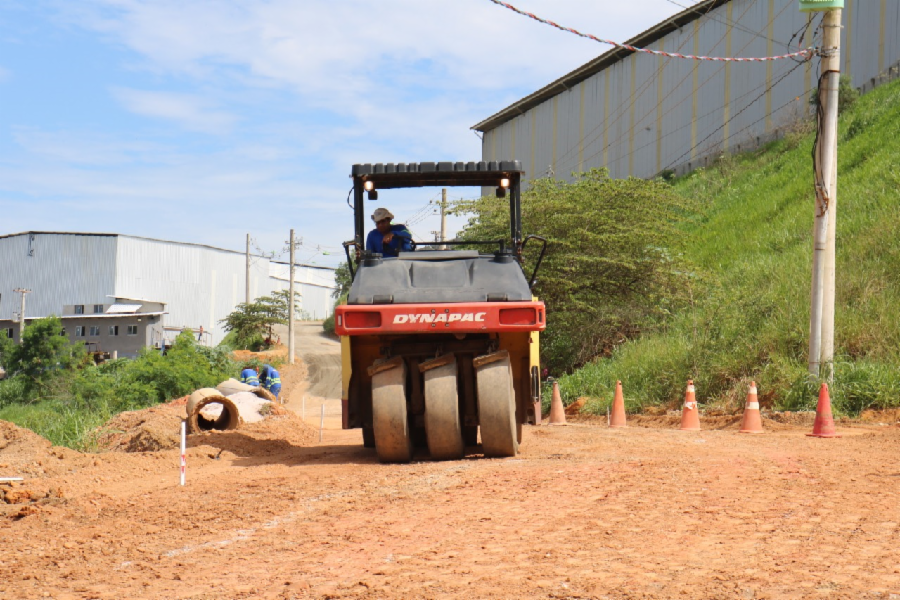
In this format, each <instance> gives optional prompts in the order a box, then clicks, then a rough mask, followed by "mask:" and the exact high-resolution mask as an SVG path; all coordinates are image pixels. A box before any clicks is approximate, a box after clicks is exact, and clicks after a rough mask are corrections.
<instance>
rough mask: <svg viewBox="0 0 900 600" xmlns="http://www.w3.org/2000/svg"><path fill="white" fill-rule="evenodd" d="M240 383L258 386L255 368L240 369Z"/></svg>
mask: <svg viewBox="0 0 900 600" xmlns="http://www.w3.org/2000/svg"><path fill="white" fill-rule="evenodd" d="M241 383H246V384H247V385H252V386H253V387H259V377H257V376H256V369H251V368H249V367H248V368H246V369H244V370H243V371H241Z"/></svg>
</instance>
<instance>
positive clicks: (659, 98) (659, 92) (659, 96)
mask: <svg viewBox="0 0 900 600" xmlns="http://www.w3.org/2000/svg"><path fill="white" fill-rule="evenodd" d="M659 50H660V51H661V52H662V51H665V48H663V41H662V40H659ZM665 68H666V59H665V58H664V57H662V56H660V57H659V73H657V75H656V78H657V81H656V172H657V173H659V172H660V171H662V116H663V108H662V105H663V75H664V74H665Z"/></svg>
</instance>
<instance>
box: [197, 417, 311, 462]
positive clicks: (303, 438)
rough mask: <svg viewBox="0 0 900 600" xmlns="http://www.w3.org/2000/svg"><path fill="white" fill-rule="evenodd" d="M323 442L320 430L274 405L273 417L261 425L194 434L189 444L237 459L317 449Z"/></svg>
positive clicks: (254, 424)
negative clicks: (218, 451)
mask: <svg viewBox="0 0 900 600" xmlns="http://www.w3.org/2000/svg"><path fill="white" fill-rule="evenodd" d="M318 441H319V433H318V431H317V430H316V429H315V428H313V427H310V426H309V425H307V424H306V423H304V422H303V420H302V419H300V417H298V416H297V415H295V414H294V413H292V412H290V411H287V410H285V409H283V408H282V407H280V406H278V405H277V404H273V405H272V413H271V414H270V416H269V418H267V419H266V420H265V421H260V422H259V423H249V424H246V425H242V426H241V428H240V429H235V430H232V431H204V432H203V433H198V434H194V435H191V436H190V437H189V438H188V445H189V446H191V447H196V446H213V447H215V448H218V449H220V450H222V451H226V452H231V453H232V454H235V455H237V456H245V457H249V456H254V457H256V456H272V455H275V454H283V453H285V452H289V451H290V450H291V449H292V448H297V447H305V446H313V445H315V444H317V443H318Z"/></svg>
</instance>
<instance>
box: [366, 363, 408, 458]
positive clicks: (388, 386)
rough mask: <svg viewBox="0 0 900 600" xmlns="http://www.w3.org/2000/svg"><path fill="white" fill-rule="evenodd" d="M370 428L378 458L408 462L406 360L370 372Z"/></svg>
mask: <svg viewBox="0 0 900 600" xmlns="http://www.w3.org/2000/svg"><path fill="white" fill-rule="evenodd" d="M372 429H373V433H374V434H375V436H374V437H375V452H376V453H377V454H378V460H380V461H381V462H409V461H410V459H411V458H412V452H413V447H412V438H411V437H410V435H409V421H408V419H407V414H406V364H405V363H403V362H400V363H399V364H398V365H397V366H395V367H394V368H392V369H388V370H386V371H381V372H378V373H375V374H374V375H373V376H372Z"/></svg>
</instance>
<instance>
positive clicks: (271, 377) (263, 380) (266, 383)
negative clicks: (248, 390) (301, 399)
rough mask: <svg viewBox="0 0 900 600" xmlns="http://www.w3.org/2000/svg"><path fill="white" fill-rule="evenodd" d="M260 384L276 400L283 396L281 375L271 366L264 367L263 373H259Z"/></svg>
mask: <svg viewBox="0 0 900 600" xmlns="http://www.w3.org/2000/svg"><path fill="white" fill-rule="evenodd" d="M259 384H260V385H261V386H262V387H263V388H265V389H267V390H269V391H270V392H272V395H273V396H275V399H276V400H277V399H278V395H279V394H281V375H279V374H278V371H276V370H275V369H274V368H272V366H271V365H263V368H262V371H260V372H259Z"/></svg>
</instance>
